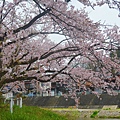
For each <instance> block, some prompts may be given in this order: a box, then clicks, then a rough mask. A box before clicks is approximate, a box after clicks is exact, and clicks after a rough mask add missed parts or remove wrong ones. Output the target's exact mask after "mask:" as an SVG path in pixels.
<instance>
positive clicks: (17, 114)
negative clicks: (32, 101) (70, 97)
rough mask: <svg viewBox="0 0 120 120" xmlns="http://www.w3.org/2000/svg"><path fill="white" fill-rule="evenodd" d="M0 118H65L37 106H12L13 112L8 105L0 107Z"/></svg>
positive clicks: (54, 119) (47, 119)
mask: <svg viewBox="0 0 120 120" xmlns="http://www.w3.org/2000/svg"><path fill="white" fill-rule="evenodd" d="M0 120H67V118H66V117H65V116H63V115H60V114H57V113H54V112H52V111H51V110H46V109H42V108H39V107H32V106H23V107H22V108H19V107H18V106H14V110H13V113H12V114H11V113H10V110H9V107H4V108H3V107H2V108H0Z"/></svg>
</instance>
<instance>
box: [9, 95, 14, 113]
mask: <svg viewBox="0 0 120 120" xmlns="http://www.w3.org/2000/svg"><path fill="white" fill-rule="evenodd" d="M10 112H11V113H13V98H12V97H11V100H10Z"/></svg>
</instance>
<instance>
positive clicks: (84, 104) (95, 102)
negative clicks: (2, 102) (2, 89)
mask: <svg viewBox="0 0 120 120" xmlns="http://www.w3.org/2000/svg"><path fill="white" fill-rule="evenodd" d="M23 103H24V104H25V105H31V106H41V107H70V106H75V101H74V100H73V99H71V98H68V99H66V98H64V97H62V96H61V97H55V96H46V97H28V98H26V99H25V100H24V101H23ZM104 105H118V107H120V94H118V95H116V96H111V95H108V94H102V95H101V96H100V98H98V97H97V96H96V95H94V94H89V95H80V103H79V108H102V107H103V106H104Z"/></svg>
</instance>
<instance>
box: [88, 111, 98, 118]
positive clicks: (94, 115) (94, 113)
mask: <svg viewBox="0 0 120 120" xmlns="http://www.w3.org/2000/svg"><path fill="white" fill-rule="evenodd" d="M98 113H99V111H94V112H93V114H92V115H91V116H90V117H91V118H95V117H96V116H97V114H98Z"/></svg>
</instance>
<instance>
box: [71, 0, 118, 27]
mask: <svg viewBox="0 0 120 120" xmlns="http://www.w3.org/2000/svg"><path fill="white" fill-rule="evenodd" d="M70 4H71V5H75V6H76V8H78V9H79V8H81V7H82V6H81V4H80V3H79V2H78V1H77V0H71V2H70ZM86 8H87V9H86V11H87V12H88V13H89V17H90V18H91V19H92V20H93V21H95V22H98V21H101V23H104V24H107V25H117V26H119V27H120V17H118V15H119V11H118V10H114V9H110V8H109V7H108V6H107V5H104V6H102V7H95V8H94V9H95V10H93V9H92V8H91V7H86Z"/></svg>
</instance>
